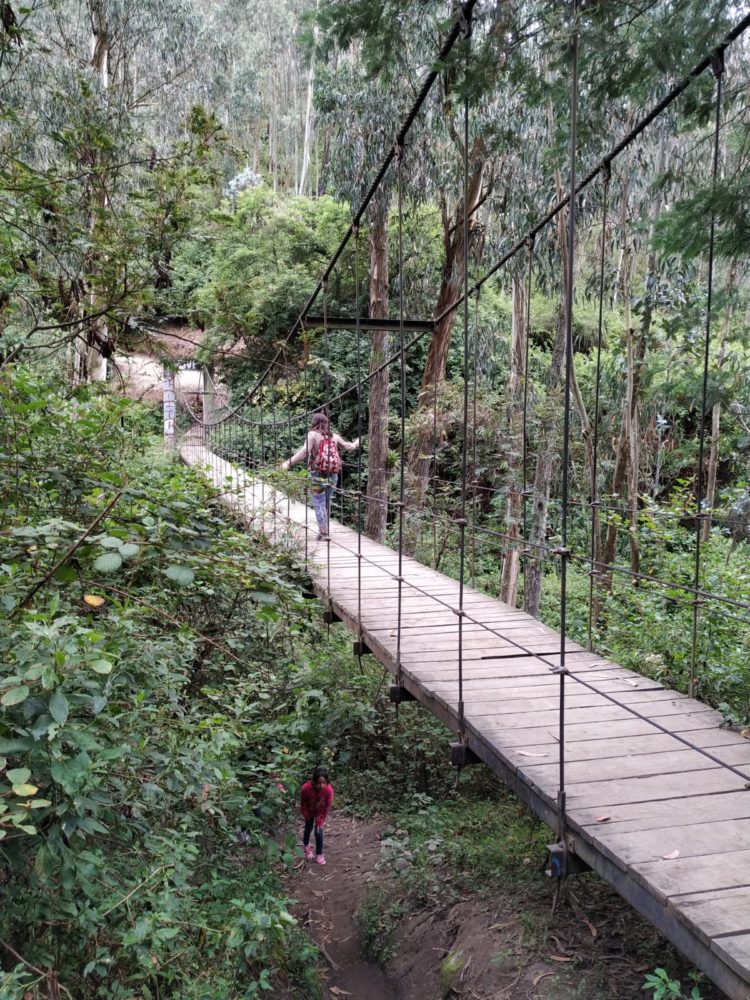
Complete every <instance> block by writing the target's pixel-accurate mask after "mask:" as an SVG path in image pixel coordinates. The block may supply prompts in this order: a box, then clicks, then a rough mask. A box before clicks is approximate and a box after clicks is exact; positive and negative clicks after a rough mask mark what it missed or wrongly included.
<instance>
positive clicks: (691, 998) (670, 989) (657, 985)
mask: <svg viewBox="0 0 750 1000" xmlns="http://www.w3.org/2000/svg"><path fill="white" fill-rule="evenodd" d="M643 989H644V990H648V991H650V992H651V994H652V998H653V1000H701V993H700V990H699V989H698V986H697V984H695V985H693V987H692V989H691V990H690V993H683V991H682V984H681V983H680V982H679V981H678V980H677V979H671V978H670V976H669V974H668V973H667V971H666V969H655V970H654V971H653V972H650V973H649V974H648V975H647V976H646V979H645V981H644V983H643Z"/></svg>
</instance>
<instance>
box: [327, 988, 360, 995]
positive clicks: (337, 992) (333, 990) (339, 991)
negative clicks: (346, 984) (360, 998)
mask: <svg viewBox="0 0 750 1000" xmlns="http://www.w3.org/2000/svg"><path fill="white" fill-rule="evenodd" d="M328 990H329V992H330V993H333V995H334V996H335V997H351V996H354V994H353V993H347V992H346V990H342V989H340V988H339V987H338V986H329V987H328Z"/></svg>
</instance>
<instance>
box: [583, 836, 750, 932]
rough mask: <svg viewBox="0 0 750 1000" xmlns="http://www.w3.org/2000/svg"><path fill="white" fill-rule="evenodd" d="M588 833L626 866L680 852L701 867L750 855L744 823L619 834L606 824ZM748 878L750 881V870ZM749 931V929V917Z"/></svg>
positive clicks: (749, 845)
mask: <svg viewBox="0 0 750 1000" xmlns="http://www.w3.org/2000/svg"><path fill="white" fill-rule="evenodd" d="M589 833H590V834H591V837H592V840H593V841H594V842H595V843H598V844H599V845H600V846H601V847H602V848H603V849H604V851H605V852H606V853H607V854H609V855H610V857H612V858H617V859H619V861H623V862H625V864H627V865H634V864H641V863H644V862H648V861H659V860H660V859H662V858H664V857H665V855H668V854H672V853H673V852H674V851H679V856H680V857H681V858H696V859H698V858H700V859H701V861H700V863H701V864H702V863H703V859H704V858H705V857H706V856H707V855H710V856H714V855H718V854H730V853H733V852H737V851H750V824H748V823H747V821H746V820H744V819H729V820H724V821H716V820H714V821H713V822H707V823H691V824H689V825H679V826H671V827H659V828H657V829H651V830H638V831H636V830H627V831H618V830H617V829H615V828H613V827H609V826H607V825H606V824H604V825H602V826H600V827H599V828H598V829H594V828H592V829H590V830H589ZM747 874H748V876H749V878H750V866H749V868H748V872H747ZM743 929H745V928H743ZM747 929H750V915H749V919H748V928H747Z"/></svg>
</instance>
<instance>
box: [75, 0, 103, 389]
mask: <svg viewBox="0 0 750 1000" xmlns="http://www.w3.org/2000/svg"><path fill="white" fill-rule="evenodd" d="M89 16H90V19H91V38H90V54H91V66H92V68H93V69H94V70H96V72H97V73H98V74H99V82H100V84H101V88H102V91H103V92H104V95H105V99H106V95H107V91H108V90H109V54H110V53H109V29H108V25H107V13H106V7H105V4H104V3H103V2H102V0H91V2H90V5H89ZM94 158H96V154H94ZM94 183H97V182H96V181H95V182H94ZM98 183H99V185H101V186H100V189H99V190H92V191H91V194H90V197H91V198H92V199H93V200H95V202H96V205H95V206H92V207H91V209H90V211H89V229H90V231H91V232H92V233H93V231H94V229H95V227H96V219H97V214H98V213H99V212H102V213H103V212H105V211H106V210H107V207H108V199H107V192H106V189H105V187H104V184H105V181H104V178H103V177H102V178H101V179H100V180H99V182H98ZM95 285H96V278H95V277H93V278H92V281H91V290H90V292H89V304H90V306H91V310H92V312H95V311H96V308H97V295H96V287H95ZM108 342H109V330H108V327H107V321H106V319H105V318H104V317H100V318H98V319H96V320H93V321H92V325H91V326H90V327H89V329H88V330H87V331H86V342H85V344H82V345H81V349H82V350H84V351H85V358H84V359H82V363H81V365H80V369H81V375H82V376H83V380H84V381H93V382H104V381H105V380H106V378H107V358H106V356H105V354H104V352H103V351H102V350H100V346H102V347H103V346H104V345H106V344H107V343H108Z"/></svg>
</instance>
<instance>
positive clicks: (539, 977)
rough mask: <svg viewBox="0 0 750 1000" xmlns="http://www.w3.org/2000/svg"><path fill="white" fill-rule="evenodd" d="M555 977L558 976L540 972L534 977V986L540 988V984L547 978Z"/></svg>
mask: <svg viewBox="0 0 750 1000" xmlns="http://www.w3.org/2000/svg"><path fill="white" fill-rule="evenodd" d="M554 975H556V973H554V972H538V973H537V974H536V975H535V976H534V981H533V985H534V986H538V985H539V983H541V981H542V980H543V979H544V978H545V976H554Z"/></svg>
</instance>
